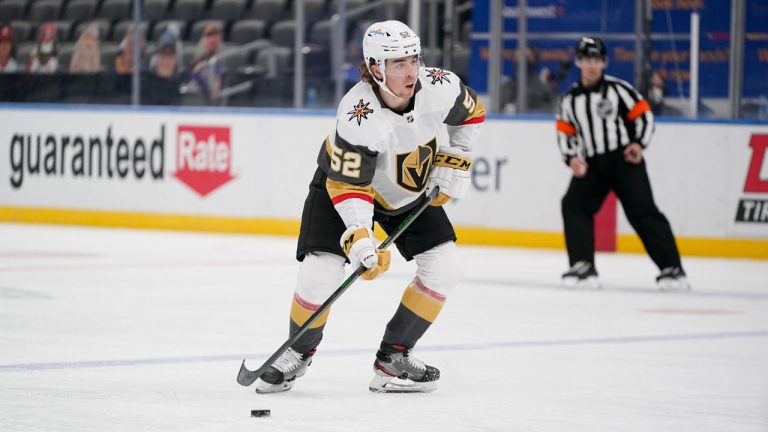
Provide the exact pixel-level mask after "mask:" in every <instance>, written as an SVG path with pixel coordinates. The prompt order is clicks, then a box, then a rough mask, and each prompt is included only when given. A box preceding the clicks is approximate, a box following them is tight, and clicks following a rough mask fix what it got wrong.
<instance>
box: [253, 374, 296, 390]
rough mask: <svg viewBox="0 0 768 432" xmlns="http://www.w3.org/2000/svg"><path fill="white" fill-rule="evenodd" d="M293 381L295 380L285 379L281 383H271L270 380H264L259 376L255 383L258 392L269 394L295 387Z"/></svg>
mask: <svg viewBox="0 0 768 432" xmlns="http://www.w3.org/2000/svg"><path fill="white" fill-rule="evenodd" d="M293 383H294V381H285V382H283V383H281V384H270V383H268V382H265V381H262V380H261V378H259V379H257V380H256V383H255V384H256V386H255V387H256V393H259V394H267V393H280V392H284V391H288V390H290V389H291V388H293Z"/></svg>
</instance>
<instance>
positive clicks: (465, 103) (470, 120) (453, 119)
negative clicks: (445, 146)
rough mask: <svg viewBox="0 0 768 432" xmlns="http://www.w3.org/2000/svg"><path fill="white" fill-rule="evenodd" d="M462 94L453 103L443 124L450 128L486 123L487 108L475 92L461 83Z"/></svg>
mask: <svg viewBox="0 0 768 432" xmlns="http://www.w3.org/2000/svg"><path fill="white" fill-rule="evenodd" d="M459 88H460V90H461V91H460V92H459V95H458V96H456V100H455V101H454V102H453V108H451V111H450V112H449V113H448V116H447V117H445V120H443V123H445V124H447V125H449V126H461V125H466V124H476V123H482V122H484V121H485V106H484V105H483V102H482V101H481V100H480V99H478V98H477V93H475V91H474V90H472V89H471V88H469V87H467V86H465V85H464V83H459Z"/></svg>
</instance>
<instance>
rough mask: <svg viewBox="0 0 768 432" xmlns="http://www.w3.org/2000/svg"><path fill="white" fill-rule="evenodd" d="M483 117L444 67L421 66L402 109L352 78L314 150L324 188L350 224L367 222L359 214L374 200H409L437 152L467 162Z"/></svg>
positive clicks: (385, 205) (395, 208)
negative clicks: (327, 130) (389, 104)
mask: <svg viewBox="0 0 768 432" xmlns="http://www.w3.org/2000/svg"><path fill="white" fill-rule="evenodd" d="M484 120H485V108H484V107H483V105H482V103H481V102H480V101H479V100H478V98H477V95H476V94H475V92H474V91H473V90H472V89H470V88H469V87H467V86H465V85H464V84H463V83H462V82H461V80H460V79H459V78H458V77H457V76H456V75H455V74H453V73H452V72H449V71H446V70H443V69H439V68H422V70H421V72H420V74H419V80H418V81H417V83H416V92H415V96H414V97H413V98H412V100H411V104H410V105H409V107H408V108H406V109H405V111H404V112H394V111H392V110H391V109H389V108H387V107H386V105H384V103H383V102H382V101H381V99H380V98H379V96H378V94H377V93H376V92H374V90H373V87H372V85H371V84H368V83H365V82H362V81H361V82H359V83H358V84H357V85H355V86H354V87H353V88H352V89H350V91H349V92H348V93H347V94H346V95H345V96H344V97H343V98H342V100H341V103H340V104H339V108H338V112H337V117H336V130H335V133H334V134H333V135H330V136H328V137H327V138H326V140H325V142H324V143H323V147H322V148H321V150H320V154H319V155H318V165H319V166H320V168H321V169H322V170H323V171H324V172H325V173H326V174H327V176H328V180H327V182H326V187H327V189H328V192H329V194H330V196H331V199H332V201H333V203H334V205H335V207H336V209H337V210H338V211H339V213H340V214H341V216H342V219H344V222H345V223H346V224H347V226H350V225H351V224H363V223H367V224H370V219H369V218H366V217H362V218H361V217H360V216H359V215H360V214H363V215H367V214H368V213H369V212H370V215H371V216H372V214H373V204H374V203H375V206H376V209H377V210H379V211H384V212H387V213H392V214H399V213H401V212H404V211H407V210H409V209H410V208H412V207H414V206H415V205H416V204H418V203H419V201H420V198H421V197H422V195H423V191H424V188H425V187H426V184H427V178H428V177H429V174H430V171H431V170H432V167H433V166H434V165H435V163H436V160H437V161H438V162H437V163H440V162H439V161H445V159H446V157H448V158H449V159H454V158H452V157H451V156H450V155H453V156H457V158H456V159H455V160H458V161H461V162H460V163H463V164H464V168H465V169H468V168H469V160H470V159H469V157H470V154H471V150H472V146H473V141H474V138H475V136H476V134H477V132H478V130H479V127H480V126H481V125H482V123H483V121H484ZM438 153H441V155H440V156H439V157H438ZM362 202H366V203H369V205H370V210H369V211H368V210H365V209H361V208H360V206H361V204H362ZM360 210H363V211H362V212H361V211H360ZM356 215H358V216H356ZM359 219H367V221H366V220H359Z"/></svg>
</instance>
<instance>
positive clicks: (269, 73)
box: [256, 46, 293, 78]
mask: <svg viewBox="0 0 768 432" xmlns="http://www.w3.org/2000/svg"><path fill="white" fill-rule="evenodd" d="M256 64H257V65H258V66H260V67H262V68H263V69H264V71H265V74H266V77H268V78H274V77H277V76H280V75H282V74H284V73H286V72H289V71H293V50H292V49H290V48H286V47H281V46H271V47H266V48H264V49H262V50H261V51H259V53H258V54H256Z"/></svg>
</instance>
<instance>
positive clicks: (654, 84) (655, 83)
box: [648, 71, 664, 115]
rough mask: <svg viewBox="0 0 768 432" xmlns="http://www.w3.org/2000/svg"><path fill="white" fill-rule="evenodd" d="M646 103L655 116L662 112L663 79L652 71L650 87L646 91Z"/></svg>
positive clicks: (659, 74)
mask: <svg viewBox="0 0 768 432" xmlns="http://www.w3.org/2000/svg"><path fill="white" fill-rule="evenodd" d="M648 103H649V104H650V105H651V111H653V113H654V114H656V115H662V114H663V112H664V77H663V76H662V74H661V72H659V71H654V72H653V74H652V75H651V86H650V88H649V89H648Z"/></svg>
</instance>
